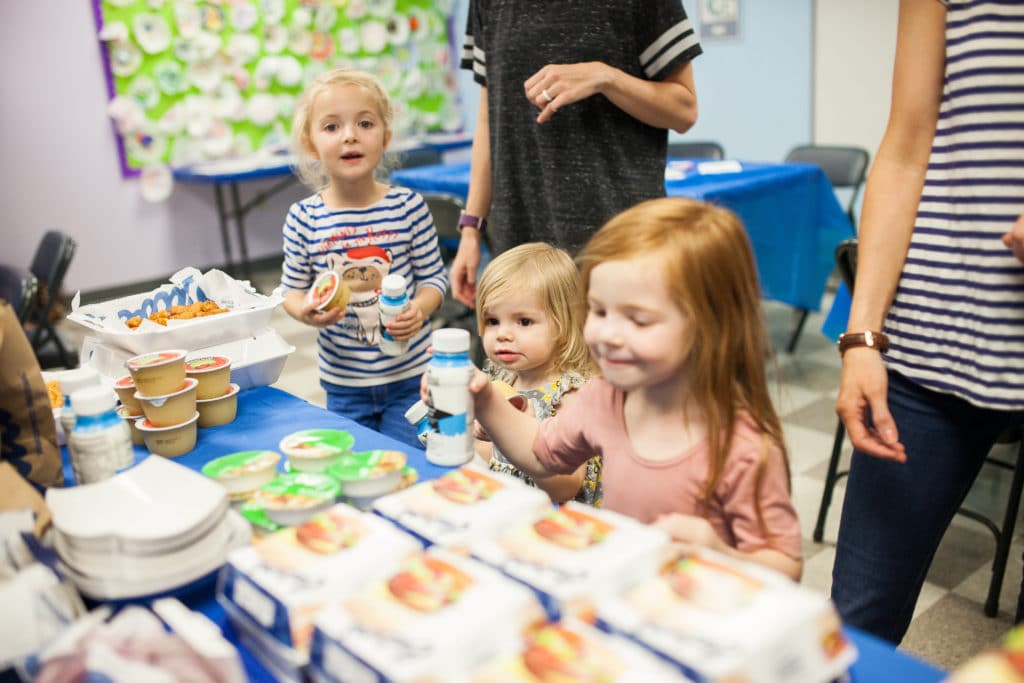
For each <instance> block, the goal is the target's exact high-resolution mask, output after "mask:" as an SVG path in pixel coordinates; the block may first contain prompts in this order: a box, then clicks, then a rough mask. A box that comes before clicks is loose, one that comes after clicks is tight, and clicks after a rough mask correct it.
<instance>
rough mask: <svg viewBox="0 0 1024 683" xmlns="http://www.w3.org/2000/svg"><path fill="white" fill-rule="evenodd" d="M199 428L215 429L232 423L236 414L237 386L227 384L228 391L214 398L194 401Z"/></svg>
mask: <svg viewBox="0 0 1024 683" xmlns="http://www.w3.org/2000/svg"><path fill="white" fill-rule="evenodd" d="M196 410H198V411H199V426H200V427H216V426H218V425H226V424H228V423H229V422H233V421H234V419H235V416H236V415H237V414H238V385H237V384H229V385H228V390H227V391H226V392H225V393H223V394H222V395H220V396H218V397H216V398H208V399H206V400H204V401H196Z"/></svg>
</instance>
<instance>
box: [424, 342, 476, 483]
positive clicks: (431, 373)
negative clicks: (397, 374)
mask: <svg viewBox="0 0 1024 683" xmlns="http://www.w3.org/2000/svg"><path fill="white" fill-rule="evenodd" d="M445 365H446V366H445V367H439V366H437V365H435V364H434V363H433V361H432V362H431V366H430V368H429V369H428V371H427V391H428V398H429V400H428V406H429V408H430V410H429V413H428V417H427V420H428V421H429V423H430V427H431V431H429V432H428V433H427V460H429V461H430V462H432V463H434V464H436V465H461V464H463V463H465V462H467V461H468V460H469V459H470V458H472V457H473V433H472V430H471V429H470V427H471V425H472V424H473V400H472V398H471V397H470V395H469V380H470V378H471V377H472V374H473V366H472V365H471V364H470V363H469V362H468V359H467V360H465V361H464V362H460V363H458V364H454V363H446V364H445Z"/></svg>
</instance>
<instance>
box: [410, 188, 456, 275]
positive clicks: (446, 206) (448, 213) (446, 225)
mask: <svg viewBox="0 0 1024 683" xmlns="http://www.w3.org/2000/svg"><path fill="white" fill-rule="evenodd" d="M421 194H422V196H423V201H425V202H426V203H427V208H428V209H430V215H431V216H432V217H433V219H434V227H435V228H437V239H438V242H440V244H441V257H442V258H443V259H444V262H445V265H448V264H450V263H451V262H452V260H453V259H454V258H455V252H457V251H458V250H459V215H460V214H461V213H462V210H463V209H464V208H465V204H463V203H462V200H461V199H459V198H458V197H456V196H455V195H453V194H447V193H444V192H425V193H421Z"/></svg>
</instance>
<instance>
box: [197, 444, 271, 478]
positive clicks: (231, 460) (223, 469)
mask: <svg viewBox="0 0 1024 683" xmlns="http://www.w3.org/2000/svg"><path fill="white" fill-rule="evenodd" d="M280 460H281V456H280V455H278V454H277V453H275V452H274V451H240V452H238V453H230V454H228V455H224V456H221V457H219V458H217V459H216V460H211V461H210V462H208V463H206V464H205V465H203V469H202V472H203V474H205V475H206V476H208V477H212V478H214V479H236V478H238V477H241V476H244V475H246V474H249V473H252V472H260V471H263V470H268V469H270V470H272V469H274V468H276V467H277V463H278V461H280Z"/></svg>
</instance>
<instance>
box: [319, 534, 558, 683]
mask: <svg viewBox="0 0 1024 683" xmlns="http://www.w3.org/2000/svg"><path fill="white" fill-rule="evenodd" d="M542 617H543V610H542V609H541V608H540V605H539V604H538V603H537V600H536V598H535V597H534V596H533V594H532V593H531V592H530V590H529V589H528V588H526V587H525V586H522V585H520V584H518V583H516V582H515V581H512V580H510V579H508V578H507V577H504V576H502V575H501V574H500V573H499V572H497V571H495V570H494V569H492V568H490V567H487V566H486V565H484V564H481V563H480V562H477V561H475V560H473V559H472V558H468V557H465V556H462V555H457V554H455V553H451V552H448V551H445V550H442V549H439V548H432V549H431V550H429V551H427V552H424V553H421V554H420V555H417V556H415V557H412V558H410V559H409V560H407V561H406V562H405V563H403V564H402V566H401V567H400V568H399V569H398V570H397V571H394V572H391V573H388V574H386V575H384V577H383V578H381V579H380V580H377V581H374V582H373V583H371V584H369V585H368V586H367V587H366V588H365V589H364V590H362V591H360V592H359V593H356V594H354V595H350V596H349V597H347V598H345V599H343V600H340V601H337V603H336V605H335V606H332V607H331V608H328V609H325V610H323V611H322V612H321V613H320V614H319V616H318V617H317V620H316V629H315V631H314V634H313V646H312V650H311V652H310V667H309V668H310V670H311V672H312V673H313V674H314V676H315V678H317V679H319V680H324V681H331V682H333V683H340V682H345V683H347V682H349V681H378V680H386V681H391V682H393V683H405V682H411V681H417V683H425V682H426V681H437V682H442V681H443V682H444V683H448V682H449V681H452V680H455V679H456V678H458V677H459V676H462V675H465V673H466V672H468V671H471V670H472V669H474V668H476V667H478V666H480V665H481V664H482V663H484V662H485V661H488V660H490V659H492V658H494V657H499V656H501V655H503V654H511V653H512V652H514V651H515V650H516V649H517V648H518V646H519V643H520V642H521V641H520V639H519V634H520V633H521V632H522V630H523V629H524V628H526V627H527V626H528V625H529V624H531V623H534V622H536V621H537V620H538V619H541V618H542Z"/></svg>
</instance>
